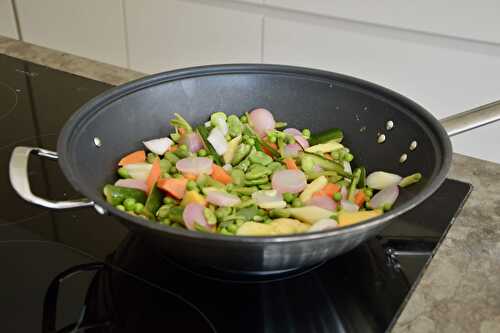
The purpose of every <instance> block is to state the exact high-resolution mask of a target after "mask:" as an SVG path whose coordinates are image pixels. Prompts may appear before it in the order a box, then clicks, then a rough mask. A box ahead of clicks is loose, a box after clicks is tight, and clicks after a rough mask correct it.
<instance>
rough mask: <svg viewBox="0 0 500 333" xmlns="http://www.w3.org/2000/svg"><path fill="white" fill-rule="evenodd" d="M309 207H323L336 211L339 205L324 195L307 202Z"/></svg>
mask: <svg viewBox="0 0 500 333" xmlns="http://www.w3.org/2000/svg"><path fill="white" fill-rule="evenodd" d="M306 205H307V206H316V207H321V208H324V209H328V210H331V211H336V210H337V203H336V202H335V201H333V199H332V198H330V197H328V196H326V195H323V196H319V197H318V196H316V197H312V198H311V199H309V200H308V201H307V202H306Z"/></svg>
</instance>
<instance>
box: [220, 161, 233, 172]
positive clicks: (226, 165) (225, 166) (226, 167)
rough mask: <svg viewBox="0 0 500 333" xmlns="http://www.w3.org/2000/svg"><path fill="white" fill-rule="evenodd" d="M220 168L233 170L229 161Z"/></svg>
mask: <svg viewBox="0 0 500 333" xmlns="http://www.w3.org/2000/svg"><path fill="white" fill-rule="evenodd" d="M222 169H224V170H226V171H227V172H231V170H233V166H232V165H231V164H230V163H226V164H224V165H223V166H222Z"/></svg>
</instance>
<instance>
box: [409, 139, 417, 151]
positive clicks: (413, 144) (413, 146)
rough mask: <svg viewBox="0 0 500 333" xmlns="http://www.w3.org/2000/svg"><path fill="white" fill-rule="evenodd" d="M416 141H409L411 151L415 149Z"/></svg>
mask: <svg viewBox="0 0 500 333" xmlns="http://www.w3.org/2000/svg"><path fill="white" fill-rule="evenodd" d="M417 145H418V143H417V141H415V140H413V141H412V142H411V143H410V150H411V151H413V150H415V149H417Z"/></svg>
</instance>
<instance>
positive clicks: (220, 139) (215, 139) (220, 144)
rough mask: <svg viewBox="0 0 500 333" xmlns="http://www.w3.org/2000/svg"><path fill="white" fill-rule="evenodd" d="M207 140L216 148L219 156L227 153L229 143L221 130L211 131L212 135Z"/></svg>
mask: <svg viewBox="0 0 500 333" xmlns="http://www.w3.org/2000/svg"><path fill="white" fill-rule="evenodd" d="M207 140H208V142H210V144H211V145H212V146H213V147H214V149H215V151H216V152H217V154H219V155H223V154H224V153H225V152H226V150H227V141H226V138H225V137H224V134H223V133H222V132H221V130H220V129H219V128H217V127H214V128H213V129H212V131H210V135H209V136H208V138H207Z"/></svg>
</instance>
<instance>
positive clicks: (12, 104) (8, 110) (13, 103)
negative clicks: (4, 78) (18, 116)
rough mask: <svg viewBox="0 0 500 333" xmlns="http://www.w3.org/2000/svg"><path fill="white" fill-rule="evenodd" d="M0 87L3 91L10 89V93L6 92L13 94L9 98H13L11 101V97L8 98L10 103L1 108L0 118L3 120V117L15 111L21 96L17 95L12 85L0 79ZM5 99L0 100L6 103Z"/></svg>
mask: <svg viewBox="0 0 500 333" xmlns="http://www.w3.org/2000/svg"><path fill="white" fill-rule="evenodd" d="M0 89H2V91H3V92H7V91H8V93H6V94H7V95H9V96H11V97H10V98H9V99H11V101H9V99H7V103H8V104H7V107H5V108H3V107H1V108H0V120H1V119H3V118H5V117H7V116H8V115H9V114H10V113H11V112H12V111H14V109H15V107H16V106H17V103H18V101H19V97H18V96H17V92H16V90H14V89H13V88H12V87H11V86H9V85H8V84H6V83H4V82H1V81H0ZM0 96H2V93H0ZM3 100H4V98H1V99H0V102H1V103H4V101H3ZM9 104H10V105H9Z"/></svg>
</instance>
